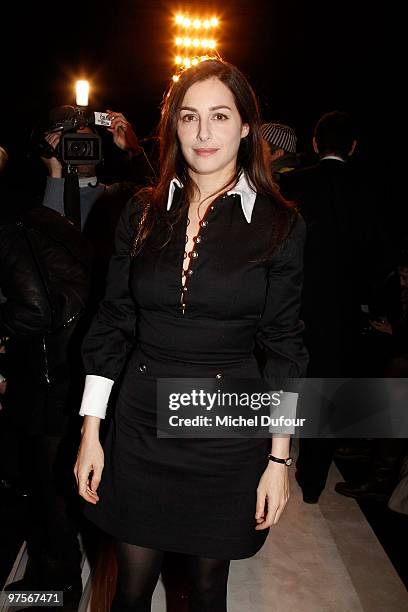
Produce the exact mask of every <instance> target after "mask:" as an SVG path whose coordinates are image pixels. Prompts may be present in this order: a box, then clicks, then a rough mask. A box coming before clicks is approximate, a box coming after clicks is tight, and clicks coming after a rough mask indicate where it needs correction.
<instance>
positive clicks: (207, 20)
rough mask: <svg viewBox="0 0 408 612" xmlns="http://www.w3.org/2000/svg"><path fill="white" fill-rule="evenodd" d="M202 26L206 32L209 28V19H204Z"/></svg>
mask: <svg viewBox="0 0 408 612" xmlns="http://www.w3.org/2000/svg"><path fill="white" fill-rule="evenodd" d="M203 25H204V27H205V29H206V30H208V28H209V27H210V26H211V24H210V21H209V19H205V20H204V24H203Z"/></svg>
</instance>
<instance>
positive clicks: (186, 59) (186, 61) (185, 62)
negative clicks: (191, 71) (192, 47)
mask: <svg viewBox="0 0 408 612" xmlns="http://www.w3.org/2000/svg"><path fill="white" fill-rule="evenodd" d="M184 65H185V67H186V68H190V66H191V59H190V58H189V57H186V58H185V60H184Z"/></svg>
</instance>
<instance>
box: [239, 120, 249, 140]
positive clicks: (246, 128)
mask: <svg viewBox="0 0 408 612" xmlns="http://www.w3.org/2000/svg"><path fill="white" fill-rule="evenodd" d="M248 134H249V125H248V123H243V124H242V128H241V138H245V136H248Z"/></svg>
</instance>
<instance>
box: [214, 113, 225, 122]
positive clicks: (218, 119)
mask: <svg viewBox="0 0 408 612" xmlns="http://www.w3.org/2000/svg"><path fill="white" fill-rule="evenodd" d="M214 119H217V121H224V120H225V119H228V117H227V115H224V113H217V114H216V115H214Z"/></svg>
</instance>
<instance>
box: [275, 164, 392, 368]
mask: <svg viewBox="0 0 408 612" xmlns="http://www.w3.org/2000/svg"><path fill="white" fill-rule="evenodd" d="M281 189H282V191H283V193H284V195H285V196H286V197H288V198H290V199H294V200H296V201H297V203H298V204H299V206H300V210H301V213H302V215H303V217H304V219H305V222H306V226H307V239H306V245H305V258H304V285H303V295H302V311H301V312H302V314H301V316H302V319H303V320H304V322H305V326H306V328H305V341H306V343H307V345H308V347H309V348H310V352H311V362H312V363H313V360H314V357H315V358H319V361H320V357H321V361H322V362H323V363H328V362H330V361H331V360H332V359H333V361H336V360H337V359H338V356H339V355H340V354H344V355H345V352H347V351H349V350H352V348H351V341H350V338H351V335H352V334H353V330H356V328H358V325H359V316H360V315H359V313H360V305H361V304H369V303H370V299H371V296H372V291H373V287H374V286H375V284H376V282H377V279H378V278H379V276H381V274H382V273H383V271H384V270H385V269H386V267H387V265H388V263H387V238H386V236H385V234H384V232H383V231H382V229H381V225H380V223H379V220H378V213H377V204H376V194H375V193H374V190H373V186H372V185H370V184H369V183H368V182H367V181H366V180H364V179H363V178H362V176H361V174H360V172H359V171H358V169H356V168H354V167H353V166H352V165H351V164H350V163H349V162H342V161H339V160H336V159H326V160H321V161H320V162H319V163H318V164H317V165H315V166H311V167H308V168H304V169H301V170H294V171H293V172H290V173H287V174H285V175H282V177H281Z"/></svg>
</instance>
